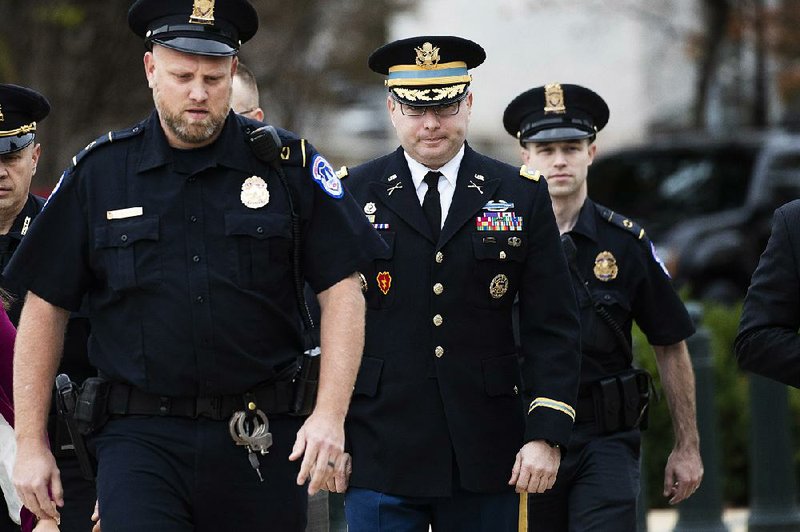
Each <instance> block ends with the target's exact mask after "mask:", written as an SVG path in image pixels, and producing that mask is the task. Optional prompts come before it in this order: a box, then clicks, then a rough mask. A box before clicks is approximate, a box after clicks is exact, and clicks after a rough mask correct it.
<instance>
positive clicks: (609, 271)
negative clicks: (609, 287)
mask: <svg viewBox="0 0 800 532" xmlns="http://www.w3.org/2000/svg"><path fill="white" fill-rule="evenodd" d="M618 272H619V268H617V259H615V258H614V255H612V254H611V252H610V251H601V252H600V253H598V254H597V257H595V259H594V276H595V277H597V278H598V279H599V280H600V281H603V282H604V283H607V282H608V281H611V280H613V279H616V278H617V273H618Z"/></svg>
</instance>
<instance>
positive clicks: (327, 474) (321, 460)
mask: <svg viewBox="0 0 800 532" xmlns="http://www.w3.org/2000/svg"><path fill="white" fill-rule="evenodd" d="M343 452H344V416H343V415H342V416H340V415H336V414H329V413H326V412H318V410H314V413H313V414H311V415H310V416H308V419H306V422H305V423H303V426H302V427H301V428H300V430H298V431H297V438H296V439H295V441H294V447H293V448H292V454H290V455H289V460H297V459H299V458H300V457H301V456H302V457H303V462H302V463H301V464H300V473H299V474H298V475H297V484H298V485H299V486H300V485H303V484H305V483H306V481H307V480H309V479H311V482H310V483H309V485H308V494H309V495H314V494H315V493H316V492H318V491H319V490H321V489H323V488H324V487H325V486H326V484H327V483H328V479H330V478H331V477H332V476H333V475H334V472H335V470H336V462H337V460H338V459H339V457H340V456H341V454H342V453H343Z"/></svg>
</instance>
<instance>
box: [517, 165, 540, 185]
mask: <svg viewBox="0 0 800 532" xmlns="http://www.w3.org/2000/svg"><path fill="white" fill-rule="evenodd" d="M519 175H521V176H522V177H524V178H525V179H530V180H531V181H539V178H540V177H542V174H540V173H539V171H538V170H534V171H533V172H531V171H530V170H529V169H528V167H527V166H525V165H524V164H523V165H522V166H520V168H519Z"/></svg>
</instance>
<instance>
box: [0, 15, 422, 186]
mask: <svg viewBox="0 0 800 532" xmlns="http://www.w3.org/2000/svg"><path fill="white" fill-rule="evenodd" d="M187 1H188V0H187ZM414 2H415V0H327V1H323V0H295V1H293V2H278V1H276V0H251V3H252V4H253V5H254V6H255V8H256V10H257V11H258V14H259V22H260V30H259V32H258V33H257V34H256V36H255V37H254V38H253V39H252V40H251V41H250V42H248V43H247V44H245V45H244V46H243V47H242V53H241V57H242V60H243V61H245V62H246V63H248V64H249V65H250V67H251V68H252V69H253V70H254V72H255V73H256V76H257V77H258V80H259V82H260V85H261V88H262V91H263V94H264V96H263V99H264V106H265V107H266V109H267V113H268V119H269V120H270V121H271V122H274V123H276V124H279V125H281V126H282V127H286V128H287V129H292V130H295V131H299V132H304V133H305V134H308V135H309V136H310V137H312V138H313V132H305V130H304V126H306V125H307V124H308V123H309V120H308V117H313V116H315V115H316V114H318V113H321V112H324V111H325V110H326V109H329V108H333V107H336V106H338V105H340V104H342V103H344V102H347V101H349V100H352V99H353V98H356V97H357V96H358V94H359V91H360V87H361V86H362V85H370V86H372V85H374V79H370V77H369V75H370V71H369V69H368V68H366V58H367V56H368V55H369V53H370V52H371V51H372V50H373V49H374V48H376V47H377V46H378V45H380V44H381V43H383V42H384V41H385V37H386V33H387V21H388V20H389V18H390V16H391V15H392V14H393V13H394V12H396V11H397V10H400V9H403V8H406V7H408V6H410V5H412V4H413V3H414ZM131 3H132V2H131V0H0V81H1V82H4V83H18V84H21V85H27V86H30V87H33V88H35V89H37V90H39V91H40V92H42V93H43V94H44V95H45V96H47V98H48V99H49V100H50V102H51V104H52V106H53V111H52V113H51V115H50V116H49V117H48V118H47V119H46V120H45V121H44V122H43V124H42V127H41V130H40V132H39V139H40V141H41V142H42V144H43V146H44V153H43V156H42V160H41V162H40V164H39V169H38V172H37V175H36V178H35V183H34V186H35V187H37V188H38V189H40V190H42V191H43V192H45V193H46V192H47V191H48V190H49V189H50V188H51V187H52V186H53V185H54V184H55V182H56V180H57V179H58V176H59V175H60V173H61V170H62V169H63V168H64V167H66V165H67V163H68V161H69V159H70V158H71V157H72V156H73V155H75V154H76V153H77V152H78V151H79V150H80V149H81V148H82V147H83V146H85V145H86V144H88V143H89V142H90V141H91V140H93V139H94V138H96V137H98V136H99V135H102V134H104V133H105V132H106V131H109V130H114V129H119V128H123V127H126V126H128V125H130V124H132V123H134V122H136V121H138V120H140V119H142V118H144V117H145V116H146V115H147V113H148V112H149V111H150V109H151V108H152V98H151V93H150V90H149V89H148V88H147V84H146V82H145V79H144V73H143V71H142V69H143V66H142V54H143V52H144V46H143V45H142V42H141V40H140V39H139V38H138V37H136V36H135V35H134V34H133V33H132V32H131V31H130V30H129V29H128V25H127V11H128V7H129V6H130V5H131Z"/></svg>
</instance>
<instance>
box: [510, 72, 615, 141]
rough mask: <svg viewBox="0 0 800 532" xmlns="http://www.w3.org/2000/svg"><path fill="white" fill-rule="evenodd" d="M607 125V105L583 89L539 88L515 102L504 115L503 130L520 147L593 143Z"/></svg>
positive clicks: (590, 91) (568, 86) (594, 93)
mask: <svg viewBox="0 0 800 532" xmlns="http://www.w3.org/2000/svg"><path fill="white" fill-rule="evenodd" d="M606 123H608V105H606V102H605V101H604V100H603V99H602V98H601V97H600V96H599V95H598V94H597V93H596V92H594V91H592V90H589V89H587V88H586V87H581V86H580V85H569V84H563V85H562V84H559V83H551V84H550V85H544V86H543V87H536V88H534V89H531V90H529V91H526V92H523V93H522V94H520V95H519V96H517V97H516V98H514V100H512V102H511V103H510V104H508V107H506V110H505V113H503V126H505V128H506V131H508V132H509V133H510V134H511V135H512V136H514V137H517V138H518V139H519V142H520V144H525V143H526V142H554V141H559V140H579V139H588V138H592V139H593V138H594V136H595V135H596V134H597V132H598V131H600V130H601V129H603V127H605V125H606Z"/></svg>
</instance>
